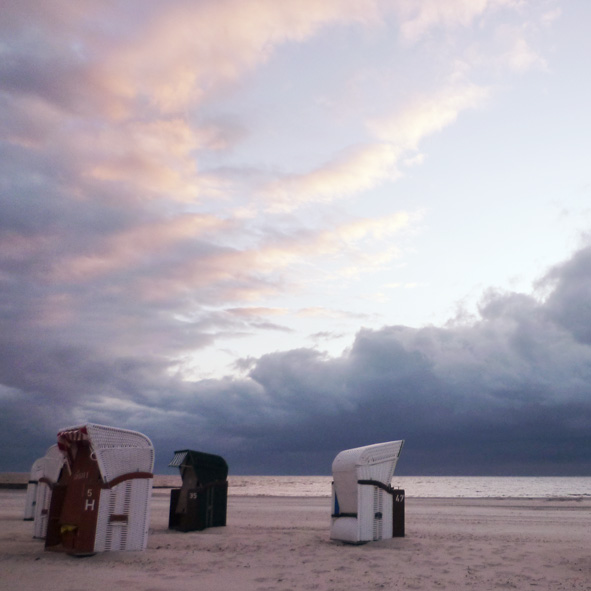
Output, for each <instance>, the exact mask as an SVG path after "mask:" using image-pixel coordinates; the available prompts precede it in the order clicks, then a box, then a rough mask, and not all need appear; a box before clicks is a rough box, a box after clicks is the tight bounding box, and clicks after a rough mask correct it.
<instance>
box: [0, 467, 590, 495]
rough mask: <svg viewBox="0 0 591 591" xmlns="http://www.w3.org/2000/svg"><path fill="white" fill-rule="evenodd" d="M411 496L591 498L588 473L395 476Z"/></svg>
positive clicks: (239, 484) (322, 485)
mask: <svg viewBox="0 0 591 591" xmlns="http://www.w3.org/2000/svg"><path fill="white" fill-rule="evenodd" d="M27 479H28V474H25V473H20V472H19V473H14V472H13V473H6V472H5V473H3V474H0V480H2V481H4V482H23V483H25V482H27ZM228 480H229V484H230V489H229V492H230V495H242V496H248V497H257V496H282V497H329V496H330V493H331V482H332V477H330V476H230V477H229V478H228ZM180 485H181V478H180V476H179V475H178V474H165V475H161V474H157V475H156V476H155V477H154V486H158V487H173V486H180ZM392 485H393V486H394V487H399V488H403V489H404V490H405V491H406V495H407V496H409V497H529V498H536V497H541V498H549V497H558V498H577V497H591V477H589V476H570V477H562V476H560V477H558V476H544V477H519V476H517V477H516V476H507V477H498V476H396V475H395V476H394V479H393V480H392Z"/></svg>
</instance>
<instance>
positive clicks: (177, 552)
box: [0, 489, 591, 591]
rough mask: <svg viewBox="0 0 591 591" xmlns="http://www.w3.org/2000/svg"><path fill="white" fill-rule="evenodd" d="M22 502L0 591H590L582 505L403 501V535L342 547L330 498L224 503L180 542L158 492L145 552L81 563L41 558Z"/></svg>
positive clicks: (8, 529)
mask: <svg viewBox="0 0 591 591" xmlns="http://www.w3.org/2000/svg"><path fill="white" fill-rule="evenodd" d="M407 494H408V491H407ZM24 501H25V491H24V490H10V489H7V490H0V589H1V590H2V591H4V590H11V591H12V590H15V589H18V590H19V591H32V590H37V591H94V590H99V589H105V590H107V591H114V590H115V589H117V590H124V591H136V590H141V591H174V590H179V591H185V590H189V589H190V590H192V591H194V590H196V589H199V590H203V591H230V590H233V589H237V590H240V591H271V590H274V591H275V590H276V591H288V590H290V589H292V590H304V589H305V590H318V591H329V590H331V591H332V590H334V591H347V590H352V589H355V590H361V591H365V590H372V589H405V590H410V589H419V590H438V589H454V590H455V589H477V590H479V591H486V590H490V589H520V590H524V589H534V590H536V589H537V590H540V591H542V590H543V591H547V590H551V591H559V590H563V589H569V590H587V591H588V590H591V499H589V498H584V499H569V500H566V499H550V500H546V499H425V498H420V499H419V498H412V497H411V496H407V500H406V537H404V538H393V539H390V540H383V541H379V542H371V543H368V544H364V545H360V546H351V545H345V544H342V543H339V542H331V541H330V540H329V523H330V500H329V499H328V498H298V497H295V498H294V497H240V496H230V498H229V503H228V525H227V526H226V527H218V528H211V529H207V530H204V531H203V532H190V533H181V532H175V531H169V530H168V529H167V526H168V506H169V490H167V489H155V490H154V493H153V498H152V515H151V522H150V523H151V527H150V537H149V541H148V548H147V550H145V551H144V552H108V553H103V554H96V555H95V556H92V557H87V558H73V557H70V556H67V555H65V554H61V553H54V552H44V550H43V542H42V541H40V540H35V539H33V538H32V532H33V524H32V522H26V521H23V519H22V517H23V509H24Z"/></svg>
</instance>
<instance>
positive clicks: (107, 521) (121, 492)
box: [45, 424, 154, 556]
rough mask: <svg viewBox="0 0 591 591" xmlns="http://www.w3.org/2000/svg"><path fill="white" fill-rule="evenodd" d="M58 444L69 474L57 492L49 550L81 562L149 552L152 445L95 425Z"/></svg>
mask: <svg viewBox="0 0 591 591" xmlns="http://www.w3.org/2000/svg"><path fill="white" fill-rule="evenodd" d="M57 440H58V447H59V449H60V452H61V453H62V455H63V457H64V459H65V465H66V468H67V469H64V470H62V477H61V478H60V480H59V482H58V484H57V485H56V486H55V487H54V489H53V495H52V501H51V507H50V511H49V522H48V528H47V536H46V539H45V549H46V550H61V551H66V552H68V553H69V554H73V555H77V556H84V555H90V554H94V553H96V552H105V551H109V550H143V549H145V547H146V545H147V541H148V525H149V519H150V499H151V493H152V478H153V474H152V472H153V469H154V447H153V445H152V442H151V441H150V440H149V439H148V438H147V437H146V436H145V435H143V434H142V433H138V432H136V431H128V430H126V429H118V428H115V427H107V426H104V425H95V424H86V425H81V426H78V427H70V428H68V429H63V430H62V431H60V432H59V433H58V436H57Z"/></svg>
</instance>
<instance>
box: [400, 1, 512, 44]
mask: <svg viewBox="0 0 591 591" xmlns="http://www.w3.org/2000/svg"><path fill="white" fill-rule="evenodd" d="M516 4H518V1H515V0H448V1H447V2H438V1H437V0H423V1H422V2H413V0H401V1H400V2H397V3H396V10H397V12H398V14H399V16H400V19H401V25H400V30H401V33H402V36H403V38H404V39H406V40H407V41H411V42H414V41H417V40H418V39H420V38H421V37H422V36H424V35H425V34H426V33H428V32H429V31H430V30H431V29H433V28H436V27H442V28H455V27H467V26H468V25H470V24H471V23H472V22H473V21H474V20H475V19H476V18H478V17H480V16H482V15H483V14H484V13H485V12H486V11H487V10H495V9H497V8H499V7H502V6H511V5H516Z"/></svg>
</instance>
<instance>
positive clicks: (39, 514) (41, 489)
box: [27, 445, 64, 539]
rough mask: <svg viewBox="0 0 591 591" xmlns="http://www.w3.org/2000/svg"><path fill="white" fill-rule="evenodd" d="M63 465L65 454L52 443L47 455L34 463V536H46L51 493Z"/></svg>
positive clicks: (40, 537) (32, 477)
mask: <svg viewBox="0 0 591 591" xmlns="http://www.w3.org/2000/svg"><path fill="white" fill-rule="evenodd" d="M63 466H64V456H63V455H62V453H61V452H60V450H59V449H58V447H57V445H52V446H51V447H50V448H49V449H48V450H47V451H46V452H45V455H44V456H43V457H42V458H39V459H38V460H36V461H35V463H34V464H33V468H32V470H31V480H33V481H35V480H36V481H37V484H36V485H33V487H34V491H35V498H34V501H33V517H34V524H33V537H34V538H39V539H43V538H45V535H46V533H47V520H48V517H49V507H50V504H51V495H52V491H53V487H54V486H55V485H56V483H57V481H58V479H59V477H60V473H61V471H62V468H63ZM28 497H29V487H27V499H28ZM27 502H28V501H27Z"/></svg>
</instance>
